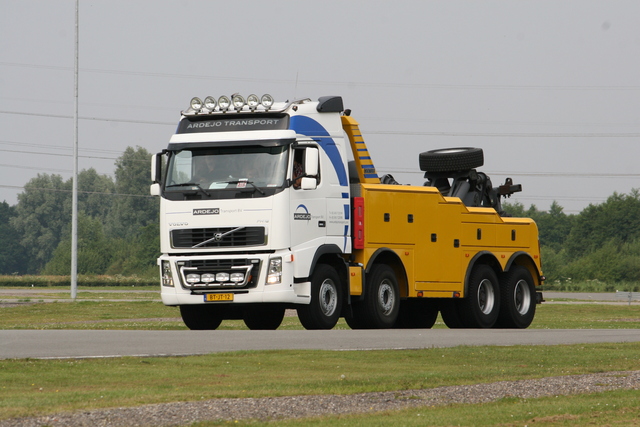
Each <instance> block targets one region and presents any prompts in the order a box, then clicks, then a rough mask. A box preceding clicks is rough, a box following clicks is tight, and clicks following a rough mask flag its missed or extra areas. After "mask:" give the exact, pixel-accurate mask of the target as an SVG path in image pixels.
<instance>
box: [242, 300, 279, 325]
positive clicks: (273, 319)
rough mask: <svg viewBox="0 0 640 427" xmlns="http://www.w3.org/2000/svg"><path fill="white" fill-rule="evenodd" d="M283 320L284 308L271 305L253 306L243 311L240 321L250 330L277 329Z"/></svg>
mask: <svg viewBox="0 0 640 427" xmlns="http://www.w3.org/2000/svg"><path fill="white" fill-rule="evenodd" d="M282 319H284V307H282V306H279V305H272V304H255V305H250V306H248V307H246V308H245V309H244V313H243V315H242V320H244V324H245V325H247V328H249V329H251V330H271V331H272V330H275V329H278V327H279V326H280V324H281V323H282Z"/></svg>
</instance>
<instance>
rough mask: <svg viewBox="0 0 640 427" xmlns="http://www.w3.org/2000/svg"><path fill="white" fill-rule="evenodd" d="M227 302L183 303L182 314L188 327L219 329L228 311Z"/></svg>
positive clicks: (196, 329) (198, 329) (195, 329)
mask: <svg viewBox="0 0 640 427" xmlns="http://www.w3.org/2000/svg"><path fill="white" fill-rule="evenodd" d="M227 308H228V307H227V305H225V304H198V305H181V306H180V315H181V316H182V321H183V322H184V324H185V325H186V326H187V328H189V329H191V330H194V331H202V330H211V329H217V328H218V326H220V323H222V320H223V319H224V315H225V313H226V311H227Z"/></svg>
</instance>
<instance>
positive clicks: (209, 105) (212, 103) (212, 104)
mask: <svg viewBox="0 0 640 427" xmlns="http://www.w3.org/2000/svg"><path fill="white" fill-rule="evenodd" d="M216 104H217V103H216V100H215V98H214V97H213V96H207V97H206V98H205V99H204V106H205V108H206V109H207V110H209V111H213V109H214V108H216Z"/></svg>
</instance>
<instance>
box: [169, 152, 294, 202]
mask: <svg viewBox="0 0 640 427" xmlns="http://www.w3.org/2000/svg"><path fill="white" fill-rule="evenodd" d="M287 148H288V146H287V145H281V146H276V147H246V146H245V147H220V148H189V149H184V150H181V151H175V152H173V154H172V155H171V156H170V160H169V165H168V169H167V175H166V176H167V178H166V181H165V193H171V192H180V193H185V192H194V191H195V192H197V193H199V194H201V195H209V197H211V195H212V194H215V193H216V191H215V190H223V191H224V192H226V193H229V190H234V191H233V193H234V194H235V193H237V192H238V191H241V192H244V193H246V192H248V191H249V192H257V193H259V194H260V195H266V194H267V193H269V194H274V192H275V190H276V189H279V188H282V187H283V186H284V184H285V175H286V171H287V160H288V154H287V153H288V151H287ZM269 190H270V191H269ZM218 197H237V196H234V195H227V196H221V195H218ZM256 197H258V196H256Z"/></svg>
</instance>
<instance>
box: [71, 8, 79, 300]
mask: <svg viewBox="0 0 640 427" xmlns="http://www.w3.org/2000/svg"><path fill="white" fill-rule="evenodd" d="M79 3H80V0H76V30H75V64H74V79H73V86H74V87H73V92H74V113H73V128H74V130H73V190H72V196H71V197H72V199H71V299H72V300H74V301H75V299H76V296H77V294H78V50H79V49H78V39H79V37H78V28H79V26H78V17H79V13H78V11H79V9H80V4H79Z"/></svg>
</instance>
